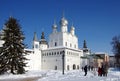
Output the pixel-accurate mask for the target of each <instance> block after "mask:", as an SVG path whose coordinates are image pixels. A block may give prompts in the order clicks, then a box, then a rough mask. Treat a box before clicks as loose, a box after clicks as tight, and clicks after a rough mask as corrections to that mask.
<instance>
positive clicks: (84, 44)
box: [83, 40, 87, 48]
mask: <svg viewBox="0 0 120 81" xmlns="http://www.w3.org/2000/svg"><path fill="white" fill-rule="evenodd" d="M83 48H87V45H86V40H84V43H83Z"/></svg>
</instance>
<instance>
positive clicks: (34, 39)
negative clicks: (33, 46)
mask: <svg viewBox="0 0 120 81" xmlns="http://www.w3.org/2000/svg"><path fill="white" fill-rule="evenodd" d="M33 41H37V35H36V32H34V37H33Z"/></svg>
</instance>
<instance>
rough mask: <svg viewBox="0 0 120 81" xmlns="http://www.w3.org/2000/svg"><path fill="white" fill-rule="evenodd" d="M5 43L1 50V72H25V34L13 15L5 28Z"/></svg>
mask: <svg viewBox="0 0 120 81" xmlns="http://www.w3.org/2000/svg"><path fill="white" fill-rule="evenodd" d="M3 32H4V33H3V38H2V40H4V44H3V47H2V48H1V51H0V74H4V73H5V72H9V73H12V74H23V73H25V69H24V68H25V67H26V63H25V60H27V59H26V58H25V55H26V52H25V51H24V48H25V47H26V45H25V44H24V42H23V41H24V39H25V37H24V34H23V32H22V31H21V26H20V24H19V23H18V20H16V19H15V18H13V17H10V18H9V19H8V20H7V21H6V23H5V27H4V28H3Z"/></svg>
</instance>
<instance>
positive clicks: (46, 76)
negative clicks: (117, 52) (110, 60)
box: [0, 69, 120, 81]
mask: <svg viewBox="0 0 120 81" xmlns="http://www.w3.org/2000/svg"><path fill="white" fill-rule="evenodd" d="M0 81H120V71H116V70H113V69H109V72H108V76H107V77H99V76H97V72H96V73H95V72H91V71H89V72H88V74H87V76H84V72H83V71H81V70H73V71H65V74H64V75H62V71H55V70H50V71H28V72H27V73H26V74H22V75H12V74H5V75H0Z"/></svg>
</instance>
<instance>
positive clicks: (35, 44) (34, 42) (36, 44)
mask: <svg viewBox="0 0 120 81" xmlns="http://www.w3.org/2000/svg"><path fill="white" fill-rule="evenodd" d="M33 49H34V50H39V41H38V39H37V35H36V32H34V37H33Z"/></svg>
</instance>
